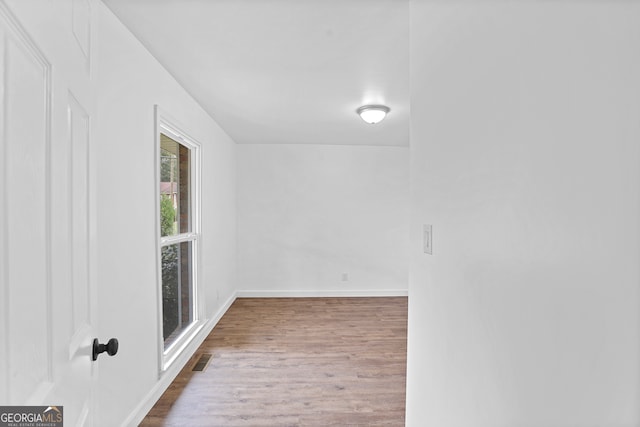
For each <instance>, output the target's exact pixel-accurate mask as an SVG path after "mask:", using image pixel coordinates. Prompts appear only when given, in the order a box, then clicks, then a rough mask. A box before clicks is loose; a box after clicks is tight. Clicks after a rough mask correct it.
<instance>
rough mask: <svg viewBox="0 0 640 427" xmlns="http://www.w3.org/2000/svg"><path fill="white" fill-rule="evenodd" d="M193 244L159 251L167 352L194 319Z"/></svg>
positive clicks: (164, 335) (178, 245)
mask: <svg viewBox="0 0 640 427" xmlns="http://www.w3.org/2000/svg"><path fill="white" fill-rule="evenodd" d="M192 246H193V242H183V243H177V244H174V245H168V246H163V247H162V318H163V331H162V336H163V338H164V346H165V348H167V347H168V346H169V345H171V343H172V342H173V341H174V340H175V339H176V338H177V337H178V335H180V333H181V332H182V331H183V330H184V329H185V328H186V327H188V326H189V324H191V322H192V321H193V320H194V319H193V283H192V280H193V278H192V265H193V264H192V262H193V259H192V257H193V249H192Z"/></svg>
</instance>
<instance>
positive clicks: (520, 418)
mask: <svg viewBox="0 0 640 427" xmlns="http://www.w3.org/2000/svg"><path fill="white" fill-rule="evenodd" d="M411 25H412V34H411V58H412V60H411V79H412V101H411V109H412V127H411V163H412V171H411V184H412V225H411V235H412V243H411V259H412V266H411V277H410V286H409V355H408V357H409V360H408V374H407V381H408V384H407V425H410V426H425V425H433V426H441V427H449V426H474V427H482V426H491V427H499V426H505V427H507V426H537V427H544V426H558V427H560V426H638V425H640V403H639V402H640V320H639V313H640V293H639V287H640V282H639V279H640V277H639V269H638V260H639V256H640V253H639V252H640V251H639V238H640V236H639V231H640V229H639V227H638V222H639V220H640V205H639V190H640V174H639V171H640V164H639V160H640V157H639V154H640V150H639V145H640V78H639V76H640V48H639V41H640V3H638V2H622V1H620V2H617V1H585V2H578V1H571V2H536V1H519V2H490V1H482V2H466V1H450V2H441V1H420V0H416V1H413V2H412V4H411ZM423 223H430V224H433V227H434V229H433V230H434V231H433V234H434V244H433V247H434V254H433V255H432V256H429V255H426V254H423V253H421V241H420V238H421V232H420V229H421V225H422V224H423Z"/></svg>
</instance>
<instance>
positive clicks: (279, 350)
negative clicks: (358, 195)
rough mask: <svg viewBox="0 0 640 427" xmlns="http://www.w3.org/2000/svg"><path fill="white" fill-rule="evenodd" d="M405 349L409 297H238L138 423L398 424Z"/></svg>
mask: <svg viewBox="0 0 640 427" xmlns="http://www.w3.org/2000/svg"><path fill="white" fill-rule="evenodd" d="M206 353H209V354H212V358H211V360H210V362H209V365H208V367H207V368H206V370H205V371H204V372H192V370H191V369H192V368H193V366H194V365H195V364H196V362H197V361H198V359H199V357H200V355H202V354H206ZM406 354H407V298H406V297H390V298H387V297H375V298H241V299H237V300H236V301H235V302H234V303H233V305H232V306H231V307H230V308H229V310H228V311H227V313H226V314H225V315H224V316H223V317H222V319H221V320H220V322H219V323H218V324H217V325H216V327H215V328H214V330H213V331H212V332H211V334H210V335H209V336H208V338H207V339H206V341H205V342H204V343H203V344H202V346H201V347H200V348H199V349H198V351H197V352H196V354H195V355H194V357H193V358H192V359H191V361H190V362H189V363H188V364H187V365H186V366H185V369H183V370H182V372H181V373H180V374H179V375H178V377H177V378H176V380H175V381H174V382H173V383H172V385H171V386H170V387H169V389H168V390H167V391H166V392H165V393H164V395H163V396H162V397H161V398H160V400H159V401H158V402H157V403H156V405H155V406H154V407H153V408H152V410H151V411H150V412H149V414H147V416H146V418H145V419H144V420H143V422H142V424H141V425H142V426H180V427H185V426H189V427H196V426H382V425H384V426H404V411H405V382H406Z"/></svg>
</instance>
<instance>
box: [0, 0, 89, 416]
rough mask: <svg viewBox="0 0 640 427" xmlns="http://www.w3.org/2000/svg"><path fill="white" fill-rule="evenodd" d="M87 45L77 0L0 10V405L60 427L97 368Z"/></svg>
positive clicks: (83, 6)
mask: <svg viewBox="0 0 640 427" xmlns="http://www.w3.org/2000/svg"><path fill="white" fill-rule="evenodd" d="M90 35H91V3H90V1H89V0H65V1H56V2H51V1H44V0H31V1H29V2H24V1H11V0H0V73H1V74H0V84H1V86H0V88H1V89H0V92H1V94H2V102H1V103H0V135H2V143H1V146H0V162H1V163H0V164H1V165H2V169H1V170H2V175H1V176H0V242H2V243H1V244H0V272H1V273H0V301H1V303H0V304H1V305H0V307H1V308H0V310H1V313H2V315H0V336H1V337H2V338H1V339H0V405H3V404H4V405H7V404H10V405H48V406H49V405H51V406H54V405H55V406H63V408H64V422H65V425H69V426H72V425H92V424H93V422H92V421H93V420H92V413H93V401H92V399H93V398H92V396H93V387H94V385H93V384H94V377H95V375H96V369H97V368H96V366H97V362H93V361H92V359H91V350H92V340H93V338H94V336H95V332H94V331H95V323H96V319H95V306H96V283H95V282H96V280H95V277H94V275H93V269H92V262H94V261H95V256H94V249H95V240H96V235H95V218H96V214H95V194H93V193H92V191H91V190H92V188H93V187H94V185H93V183H94V179H93V176H94V169H95V168H94V166H95V162H94V159H93V156H92V149H91V128H90V126H91V104H92V100H91V76H90V46H91V37H90ZM53 70H55V73H53Z"/></svg>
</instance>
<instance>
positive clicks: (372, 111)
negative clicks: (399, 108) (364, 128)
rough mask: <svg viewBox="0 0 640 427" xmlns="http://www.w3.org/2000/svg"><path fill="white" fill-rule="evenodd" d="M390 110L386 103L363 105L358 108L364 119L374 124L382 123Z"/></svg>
mask: <svg viewBox="0 0 640 427" xmlns="http://www.w3.org/2000/svg"><path fill="white" fill-rule="evenodd" d="M389 111H391V110H390V109H389V107H387V106H386V105H363V106H362V107H360V108H358V109H357V110H356V112H357V113H358V114H359V115H360V117H362V120H364V121H365V122H367V123H370V124H372V125H375V124H376V123H380V122H381V121H382V120H383V119H384V118H385V116H386V115H387V113H388V112H389Z"/></svg>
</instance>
